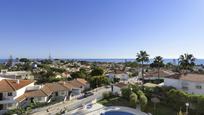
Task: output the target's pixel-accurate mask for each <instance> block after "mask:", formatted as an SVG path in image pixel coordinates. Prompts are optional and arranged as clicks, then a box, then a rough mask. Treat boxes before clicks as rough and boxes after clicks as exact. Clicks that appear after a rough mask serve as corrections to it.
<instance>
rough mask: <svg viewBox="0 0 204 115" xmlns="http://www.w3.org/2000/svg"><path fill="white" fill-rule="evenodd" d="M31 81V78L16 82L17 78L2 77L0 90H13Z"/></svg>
mask: <svg viewBox="0 0 204 115" xmlns="http://www.w3.org/2000/svg"><path fill="white" fill-rule="evenodd" d="M31 83H34V81H33V80H19V83H17V80H8V79H3V80H1V81H0V85H1V87H0V92H13V91H16V90H19V89H21V88H23V87H25V86H27V85H29V84H31Z"/></svg>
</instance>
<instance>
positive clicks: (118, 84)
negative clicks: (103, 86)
mask: <svg viewBox="0 0 204 115" xmlns="http://www.w3.org/2000/svg"><path fill="white" fill-rule="evenodd" d="M115 86H117V87H119V88H124V87H127V86H128V85H127V84H124V83H121V82H120V83H117V84H115Z"/></svg>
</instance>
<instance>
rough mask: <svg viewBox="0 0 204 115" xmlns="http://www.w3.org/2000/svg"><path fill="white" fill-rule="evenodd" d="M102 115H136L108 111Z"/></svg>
mask: <svg viewBox="0 0 204 115" xmlns="http://www.w3.org/2000/svg"><path fill="white" fill-rule="evenodd" d="M101 115H134V114H132V113H128V112H122V111H108V112H105V113H104V114H101Z"/></svg>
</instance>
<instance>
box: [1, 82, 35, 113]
mask: <svg viewBox="0 0 204 115" xmlns="http://www.w3.org/2000/svg"><path fill="white" fill-rule="evenodd" d="M0 85H1V87H0V114H2V113H4V112H6V110H8V109H14V108H16V107H17V106H18V105H19V101H18V98H19V97H21V96H22V95H23V94H24V93H25V91H26V89H27V88H28V87H32V86H34V81H32V80H7V79H3V80H1V81H0Z"/></svg>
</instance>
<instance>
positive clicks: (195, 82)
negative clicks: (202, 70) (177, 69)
mask: <svg viewBox="0 0 204 115" xmlns="http://www.w3.org/2000/svg"><path fill="white" fill-rule="evenodd" d="M164 85H165V86H172V87H175V88H177V89H180V90H183V91H185V92H187V93H191V94H204V75H202V74H186V75H184V74H183V75H179V74H177V75H173V76H168V77H165V78H164Z"/></svg>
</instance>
